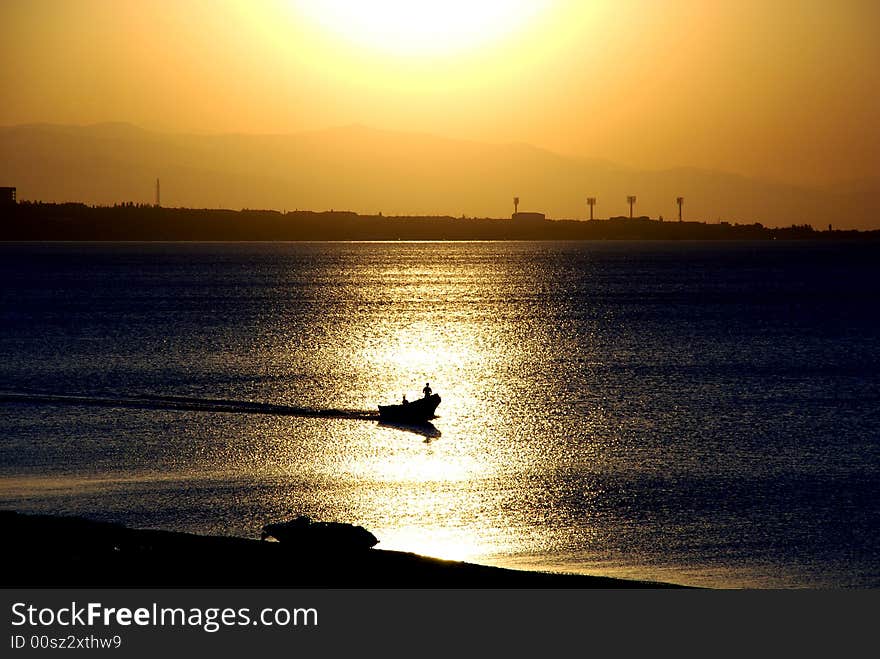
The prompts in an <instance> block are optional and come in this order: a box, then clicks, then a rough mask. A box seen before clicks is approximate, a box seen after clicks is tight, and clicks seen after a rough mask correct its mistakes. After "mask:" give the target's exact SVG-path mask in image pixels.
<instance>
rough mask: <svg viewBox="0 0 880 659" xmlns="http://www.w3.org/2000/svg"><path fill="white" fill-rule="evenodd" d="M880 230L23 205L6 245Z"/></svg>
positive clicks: (11, 221)
mask: <svg viewBox="0 0 880 659" xmlns="http://www.w3.org/2000/svg"><path fill="white" fill-rule="evenodd" d="M854 238H858V239H877V238H880V231H876V230H875V231H855V230H851V231H840V230H835V231H831V230H829V231H816V230H814V229H813V228H812V226H810V225H808V224H803V225H793V226H790V227H785V228H768V227H765V226H763V225H762V224H760V223H754V224H731V223H729V222H719V223H711V224H710V223H705V222H662V221H658V220H652V219H650V218H647V217H636V218H632V219H630V218H628V217H615V218H610V219H607V220H586V221H582V220H544V221H522V222H520V221H516V220H510V219H490V218H464V217H458V218H456V217H451V216H405V217H394V216H383V215H381V214H380V215H358V214H357V213H353V212H348V211H335V210H334V211H325V212H316V211H293V212H289V213H280V212H278V211H271V210H241V211H233V210H220V209H193V208H160V207H157V206H153V205H148V204H135V203H133V202H126V203H123V204H117V205H115V206H112V207H111V206H87V205H86V204H82V203H65V204H45V203H38V202H22V203H19V204H18V205H17V206H14V207H12V208H9V209H5V210H3V211H2V221H0V240H230V241H234V240H773V239H780V240H828V239H854Z"/></svg>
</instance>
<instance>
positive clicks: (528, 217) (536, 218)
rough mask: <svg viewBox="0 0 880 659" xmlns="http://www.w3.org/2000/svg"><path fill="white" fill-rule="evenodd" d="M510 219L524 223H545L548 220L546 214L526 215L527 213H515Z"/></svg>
mask: <svg viewBox="0 0 880 659" xmlns="http://www.w3.org/2000/svg"><path fill="white" fill-rule="evenodd" d="M510 219H512V220H517V221H519V222H523V221H525V222H536V221H543V220H545V219H547V218H546V216H545V215H544V213H526V212H523V213H514V214H513V215H511V216H510Z"/></svg>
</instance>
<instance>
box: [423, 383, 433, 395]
mask: <svg viewBox="0 0 880 659" xmlns="http://www.w3.org/2000/svg"><path fill="white" fill-rule="evenodd" d="M422 393H423V394H425V398H428V397H429V396H430V395H431V383H430V382H426V383H425V388H424V389H422Z"/></svg>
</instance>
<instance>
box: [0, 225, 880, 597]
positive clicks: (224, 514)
mask: <svg viewBox="0 0 880 659" xmlns="http://www.w3.org/2000/svg"><path fill="white" fill-rule="evenodd" d="M878 321H880V245H878V244H877V243H874V244H871V243H861V244H859V243H841V242H818V241H811V242H790V243H783V242H776V241H768V242H748V243H730V242H724V243H721V242H719V243H708V242H564V243H554V242H485V243H481V242H436V243H421V242H419V243H406V242H393V243H275V244H269V243H235V244H230V243H226V244H224V243H178V244H161V243H121V244H111V243H103V244H74V243H67V244H65V243H46V244H6V245H2V246H0V507H2V508H5V509H14V510H19V511H24V512H48V513H59V514H77V515H84V516H87V517H90V518H94V519H101V520H112V521H118V522H122V523H125V524H128V525H131V526H135V527H141V528H161V529H170V530H181V531H189V532H196V533H206V534H233V535H240V536H245V537H258V536H259V532H260V529H261V527H262V526H263V525H264V524H265V523H267V522H271V521H280V520H284V519H289V518H292V517H294V516H296V515H299V514H307V515H309V516H311V517H312V518H313V519H316V520H324V521H341V522H351V523H355V524H360V525H363V526H365V527H366V528H368V529H369V530H370V531H372V532H373V533H374V534H375V535H376V536H377V537H378V538H379V540H380V544H379V545H378V548H384V549H399V550H405V551H413V552H418V553H422V554H427V555H432V556H439V557H442V558H450V559H459V560H467V561H473V562H480V563H485V564H492V565H500V566H507V567H516V568H528V569H539V570H553V571H562V572H577V573H588V574H599V575H609V576H618V577H628V578H636V579H649V580H661V581H672V582H677V583H683V584H692V585H700V586H713V587H733V588H736V587H758V588H764V587H811V588H816V587H834V588H841V587H878V586H880V507H878V505H877V502H878V501H880V496H878V495H880V480H878V475H880V448H878V439H880V437H878V435H880V341H878V339H880V325H878ZM426 383H430V386H431V388H432V389H433V390H434V391H435V392H436V393H439V394H440V395H441V397H442V403H441V405H440V407H439V408H438V410H437V414H438V417H437V418H436V419H435V420H434V421H433V422H432V425H431V426H429V427H425V428H410V427H399V426H389V425H385V424H382V423H380V422H379V420H378V419H376V418H375V412H376V406H377V404H380V403H382V404H385V403H397V402H399V401H400V400H401V398H402V396H403V395H404V394H406V395H407V396H408V397H409V398H410V399H413V398H415V397H418V396H420V395H421V391H422V388H423V387H424V386H425V384H426ZM220 400H222V401H225V402H224V404H223V409H222V410H219V409H216V406H217V403H216V401H220ZM271 406H285V407H286V408H289V410H288V411H289V413H275V412H276V411H277V408H276V407H271Z"/></svg>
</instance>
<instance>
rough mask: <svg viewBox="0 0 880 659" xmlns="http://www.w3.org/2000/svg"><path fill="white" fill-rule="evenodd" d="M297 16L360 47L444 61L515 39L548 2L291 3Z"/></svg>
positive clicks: (406, 0)
mask: <svg viewBox="0 0 880 659" xmlns="http://www.w3.org/2000/svg"><path fill="white" fill-rule="evenodd" d="M292 2H293V5H294V7H295V8H296V9H297V10H298V11H299V12H300V13H301V15H303V16H305V17H306V18H308V19H310V20H312V21H314V22H315V23H317V24H319V25H320V26H321V27H322V28H323V29H324V30H326V31H327V32H329V33H330V34H333V35H335V36H337V37H339V38H342V39H344V40H346V41H349V42H352V43H355V44H359V45H361V46H363V47H366V48H369V49H374V50H380V51H385V52H390V53H395V54H398V55H410V56H416V55H432V56H437V55H445V54H453V53H456V52H459V51H462V50H472V49H475V48H479V47H481V46H484V45H486V44H488V43H491V42H494V41H497V40H500V39H503V38H505V37H509V36H513V35H514V34H515V33H516V32H518V31H520V30H522V29H524V28H525V27H526V26H528V24H529V22H530V21H531V20H532V19H534V18H536V17H537V15H538V14H540V13H541V12H543V11H544V10H545V9H546V7H547V6H548V5H550V4H551V0H292Z"/></svg>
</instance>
